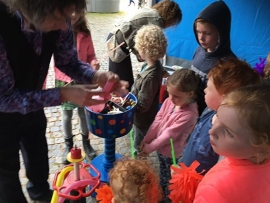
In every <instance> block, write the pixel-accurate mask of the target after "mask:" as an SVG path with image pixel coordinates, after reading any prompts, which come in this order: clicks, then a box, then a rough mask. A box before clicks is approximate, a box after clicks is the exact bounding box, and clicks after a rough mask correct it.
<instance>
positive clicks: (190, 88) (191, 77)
mask: <svg viewBox="0 0 270 203" xmlns="http://www.w3.org/2000/svg"><path fill="white" fill-rule="evenodd" d="M199 82H200V77H199V76H198V75H197V74H196V73H195V72H194V71H192V70H190V69H187V68H183V69H179V70H176V71H175V72H174V73H173V74H172V75H171V76H169V78H168V80H167V85H173V86H176V88H177V90H178V91H181V92H185V93H189V92H193V95H192V99H195V98H196V90H197V89H198V86H199Z"/></svg>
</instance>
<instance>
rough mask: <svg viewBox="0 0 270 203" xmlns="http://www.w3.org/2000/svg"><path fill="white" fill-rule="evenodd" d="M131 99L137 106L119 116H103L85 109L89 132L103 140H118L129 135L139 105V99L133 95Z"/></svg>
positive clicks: (130, 95)
mask: <svg viewBox="0 0 270 203" xmlns="http://www.w3.org/2000/svg"><path fill="white" fill-rule="evenodd" d="M129 97H130V98H131V99H132V100H134V101H135V105H134V106H133V107H132V108H131V109H129V110H126V111H125V112H122V113H119V114H101V113H97V112H94V111H92V110H91V109H90V108H88V107H85V111H86V121H87V126H88V129H89V131H90V132H91V133H93V134H94V135H96V136H98V137H101V138H118V137H122V136H124V135H126V134H128V133H129V132H130V130H131V129H132V125H133V117H134V113H135V109H136V105H137V98H136V97H135V96H134V95H133V94H131V93H129Z"/></svg>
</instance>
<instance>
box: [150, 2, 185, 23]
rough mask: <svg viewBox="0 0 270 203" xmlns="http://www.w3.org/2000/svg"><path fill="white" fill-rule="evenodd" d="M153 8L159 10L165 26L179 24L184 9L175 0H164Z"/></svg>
mask: <svg viewBox="0 0 270 203" xmlns="http://www.w3.org/2000/svg"><path fill="white" fill-rule="evenodd" d="M152 8H153V9H156V10H157V12H158V13H159V15H160V17H161V18H162V19H163V23H164V25H165V27H170V26H173V25H178V24H179V23H180V22H181V20H182V11H181V9H180V7H179V5H178V4H177V3H176V2H175V1H171V0H163V1H161V2H159V3H157V4H155V5H154V6H152Z"/></svg>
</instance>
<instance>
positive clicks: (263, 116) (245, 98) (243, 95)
mask: <svg viewBox="0 0 270 203" xmlns="http://www.w3.org/2000/svg"><path fill="white" fill-rule="evenodd" d="M222 105H225V106H229V107H233V108H235V109H236V111H237V113H238V115H239V120H240V123H242V124H244V123H246V124H247V125H248V128H250V130H251V131H252V134H253V136H252V138H251V140H250V141H251V144H252V145H253V146H254V147H257V148H258V149H259V150H262V151H263V152H266V151H265V149H269V147H270V86H269V85H254V86H246V87H242V88H239V89H237V90H235V91H233V92H231V93H229V94H228V95H227V96H226V97H225V99H224V101H223V103H222ZM243 126H244V125H243ZM267 151H268V150H267ZM260 152H261V151H260ZM266 153H268V152H266Z"/></svg>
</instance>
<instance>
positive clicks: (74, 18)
mask: <svg viewBox="0 0 270 203" xmlns="http://www.w3.org/2000/svg"><path fill="white" fill-rule="evenodd" d="M80 17H81V15H80V14H79V13H76V12H73V13H72V15H71V18H70V20H71V25H74V24H75V23H76V22H77V21H78V20H79V18H80Z"/></svg>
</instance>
